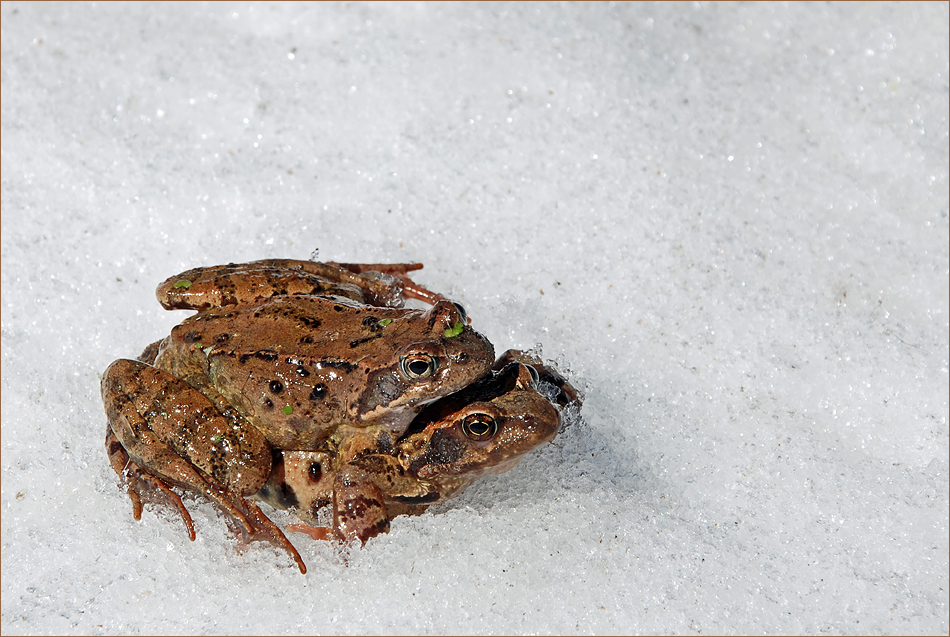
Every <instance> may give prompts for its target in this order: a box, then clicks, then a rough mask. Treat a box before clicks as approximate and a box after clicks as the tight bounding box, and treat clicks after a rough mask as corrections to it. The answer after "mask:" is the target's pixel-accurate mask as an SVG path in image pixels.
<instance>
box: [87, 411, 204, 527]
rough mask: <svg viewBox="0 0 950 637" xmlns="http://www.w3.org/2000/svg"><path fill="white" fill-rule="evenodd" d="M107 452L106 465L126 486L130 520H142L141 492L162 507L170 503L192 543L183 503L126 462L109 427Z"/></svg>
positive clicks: (173, 493)
mask: <svg viewBox="0 0 950 637" xmlns="http://www.w3.org/2000/svg"><path fill="white" fill-rule="evenodd" d="M106 451H107V452H108V454H109V463H110V464H111V465H112V469H113V470H114V471H115V472H116V473H117V474H119V477H120V478H122V480H123V482H125V483H126V485H127V488H128V491H127V493H128V494H129V499H130V500H132V517H133V518H135V519H136V520H141V519H142V493H143V491H144V493H145V494H146V498H147V499H152V498H154V499H156V500H158V501H159V502H160V503H161V504H165V505H169V504H170V505H171V506H173V507H174V508H175V509H177V510H178V513H179V514H181V520H182V522H183V523H184V525H185V530H186V531H187V532H188V537H189V539H191V541H192V542H194V541H195V525H194V522H193V521H192V519H191V515H190V514H189V513H188V509H186V508H185V505H184V504H183V503H182V501H181V497H179V495H178V494H177V493H175V492H174V491H172V490H171V489H169V488H168V486H167V485H166V484H165V483H164V482H162V481H161V480H159V479H158V478H156V477H155V476H153V475H151V474H150V473H148V472H147V471H145V470H143V469H142V468H141V467H139V466H138V465H137V464H135V463H134V462H132V461H131V460H130V459H129V454H128V453H126V451H125V447H123V446H122V443H121V442H119V439H118V438H116V436H115V434H114V433H113V432H112V427H109V426H107V430H106Z"/></svg>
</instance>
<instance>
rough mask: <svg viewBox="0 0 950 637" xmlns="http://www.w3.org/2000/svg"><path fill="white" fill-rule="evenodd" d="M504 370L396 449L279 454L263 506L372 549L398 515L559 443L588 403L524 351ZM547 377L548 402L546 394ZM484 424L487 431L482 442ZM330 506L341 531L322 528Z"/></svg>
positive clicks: (418, 423) (432, 416) (430, 410)
mask: <svg viewBox="0 0 950 637" xmlns="http://www.w3.org/2000/svg"><path fill="white" fill-rule="evenodd" d="M522 361H529V362H532V363H534V366H532V365H529V364H526V363H525V362H522ZM499 365H501V368H500V369H496V371H495V372H493V373H492V374H491V375H489V376H488V377H486V378H484V379H482V380H481V381H479V382H477V383H473V384H472V385H470V386H469V387H467V388H465V389H463V390H461V391H459V392H457V393H456V394H453V395H451V396H448V397H446V398H443V399H441V400H440V401H438V402H436V403H433V404H432V405H430V406H428V407H427V408H426V409H425V410H423V411H422V413H420V414H419V416H418V417H417V418H416V420H415V421H413V424H412V425H411V426H410V428H409V430H408V431H407V432H406V434H405V435H404V436H403V437H402V438H401V439H400V440H398V441H396V443H395V444H387V443H388V440H387V439H386V438H385V436H383V437H381V439H378V440H376V441H375V446H374V444H373V441H370V440H368V434H369V432H366V434H367V437H366V438H364V439H363V440H362V443H363V444H362V446H361V447H357V445H356V444H355V443H356V441H357V438H354V437H347V438H346V439H345V442H344V444H342V445H339V446H335V445H334V444H333V442H334V441H333V440H332V439H331V440H330V441H329V443H328V445H327V446H326V448H325V449H323V450H321V451H317V452H301V451H282V452H278V453H276V454H275V464H274V470H273V471H272V473H271V476H270V478H269V479H268V481H267V483H266V484H265V486H264V488H263V489H262V490H261V491H260V492H259V493H258V494H257V497H258V498H260V499H262V500H263V501H265V502H267V503H268V504H271V505H272V506H275V507H277V508H292V509H294V510H295V513H296V515H297V516H298V517H299V518H300V519H301V520H302V521H303V522H306V523H307V524H306V525H293V526H291V527H290V528H291V529H292V530H295V531H301V532H305V533H308V534H310V535H311V536H312V537H314V538H317V539H333V538H336V539H339V540H342V541H344V542H349V541H353V540H357V539H358V540H360V541H361V542H363V543H365V542H366V541H367V540H368V539H369V538H371V537H374V536H376V535H378V534H380V533H385V532H387V531H388V530H389V520H390V519H391V518H393V517H395V516H396V515H401V514H417V513H421V512H422V511H424V510H425V509H426V508H427V507H429V506H430V505H432V504H434V503H435V502H442V501H444V500H446V499H448V498H451V497H453V496H455V495H457V494H458V493H460V492H461V491H462V490H464V489H465V488H466V487H468V486H469V485H470V484H472V483H473V482H474V481H475V480H477V479H478V478H479V477H481V476H483V475H486V474H495V473H502V472H504V471H507V470H509V469H511V468H512V467H514V466H515V465H516V464H517V463H518V462H519V461H520V460H521V458H522V457H524V455H525V454H526V453H528V452H529V451H531V450H532V449H535V448H536V447H538V446H540V445H542V444H544V443H546V442H549V441H550V440H551V439H553V438H554V436H555V435H556V434H557V431H558V429H559V428H560V424H561V420H560V414H561V409H562V407H564V406H566V405H568V404H572V403H573V404H577V405H579V404H580V399H579V397H578V395H577V393H576V391H575V390H574V389H573V388H572V387H571V386H570V385H569V384H567V383H566V381H564V379H563V378H562V377H560V376H559V375H558V374H557V373H556V372H553V371H552V370H549V369H548V368H545V367H544V366H543V365H541V364H540V361H538V360H537V359H534V358H531V357H529V356H527V355H525V354H522V353H521V352H516V351H514V350H511V351H509V352H507V353H506V354H505V355H503V356H502V357H501V358H500V359H499V361H498V363H497V364H496V367H498V366H499ZM535 366H536V367H535ZM537 370H541V375H540V381H541V385H542V389H544V390H545V393H542V392H541V391H539V387H538V371H537ZM487 423H493V424H492V425H491V427H487ZM479 425H481V426H482V427H483V428H485V427H487V428H485V429H484V432H483V433H482V435H477V434H478V426H479ZM473 427H474V428H475V430H474V431H473ZM493 429H494V430H493ZM328 505H329V506H331V507H332V514H333V526H332V528H327V527H321V526H314V525H317V524H319V517H320V512H321V509H322V508H323V507H326V506H328Z"/></svg>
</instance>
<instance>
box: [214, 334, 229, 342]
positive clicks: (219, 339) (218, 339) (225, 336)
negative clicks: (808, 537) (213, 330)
mask: <svg viewBox="0 0 950 637" xmlns="http://www.w3.org/2000/svg"><path fill="white" fill-rule="evenodd" d="M230 338H231V335H230V334H228V333H227V332H222V333H221V334H218V335H217V336H215V337H214V342H215V343H226V342H227V341H228V339H230Z"/></svg>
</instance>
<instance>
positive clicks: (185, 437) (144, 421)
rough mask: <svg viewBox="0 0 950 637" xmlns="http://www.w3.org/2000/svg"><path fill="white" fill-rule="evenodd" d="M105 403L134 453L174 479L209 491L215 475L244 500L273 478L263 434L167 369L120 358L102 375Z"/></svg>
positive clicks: (140, 461) (112, 422) (146, 465)
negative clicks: (231, 417)
mask: <svg viewBox="0 0 950 637" xmlns="http://www.w3.org/2000/svg"><path fill="white" fill-rule="evenodd" d="M102 400H103V402H104V403H105V408H106V415H107V417H108V419H109V424H110V426H111V427H112V431H113V432H114V433H115V435H116V438H118V440H119V442H120V443H122V446H123V447H124V448H125V450H126V452H127V453H128V454H129V456H131V457H132V459H133V460H135V461H136V462H137V463H138V464H139V465H140V466H142V467H143V468H146V469H148V470H149V471H151V472H153V473H155V474H157V475H160V476H163V477H165V478H167V479H169V480H171V481H173V482H176V483H179V484H182V485H184V486H186V487H191V488H196V489H199V490H201V491H202V492H207V490H208V489H209V480H208V478H209V477H210V478H213V479H214V481H216V482H218V483H220V484H221V485H222V486H223V487H225V488H226V489H227V490H229V491H233V492H235V493H237V494H238V495H246V494H251V493H255V492H256V491H257V490H258V489H260V487H261V486H262V485H263V484H264V481H265V480H266V479H267V475H268V474H269V473H270V465H271V460H272V456H271V450H270V445H268V443H267V441H266V439H265V438H264V436H263V435H262V434H261V433H260V432H259V431H257V430H256V429H255V428H254V427H253V426H251V425H250V424H248V423H245V422H236V423H232V422H230V421H229V420H228V419H226V418H225V417H224V416H222V415H221V414H220V412H218V411H217V410H216V409H215V408H214V406H213V405H212V404H211V402H210V401H209V400H208V399H207V398H206V397H205V396H204V395H203V394H202V393H201V392H199V391H198V390H196V389H194V388H193V387H191V386H190V385H188V384H187V383H185V382H183V381H181V380H179V379H177V378H175V377H174V376H172V375H170V374H168V373H167V372H164V371H162V370H160V369H156V368H154V367H151V366H149V365H146V364H144V363H141V362H139V361H132V360H125V359H120V360H117V361H115V362H114V363H112V365H110V366H109V368H108V369H106V371H105V374H103V378H102ZM235 425H237V426H235ZM241 425H243V427H242V426H241ZM196 469H197V470H198V471H196ZM213 490H214V491H216V492H220V489H213ZM208 495H209V497H214V496H212V495H211V494H210V493H209V494H208ZM215 499H216V500H217V497H215Z"/></svg>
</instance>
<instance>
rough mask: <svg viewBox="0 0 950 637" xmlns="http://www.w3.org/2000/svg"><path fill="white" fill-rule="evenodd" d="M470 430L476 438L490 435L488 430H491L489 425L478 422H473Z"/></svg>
mask: <svg viewBox="0 0 950 637" xmlns="http://www.w3.org/2000/svg"><path fill="white" fill-rule="evenodd" d="M468 428H469V431H471V432H472V433H473V434H475V435H476V436H484V435H485V434H487V433H488V429H489V427H488V425H487V424H485V423H483V422H481V421H477V420H476V421H475V422H473V423H472V424H470V425H469V426H468Z"/></svg>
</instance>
